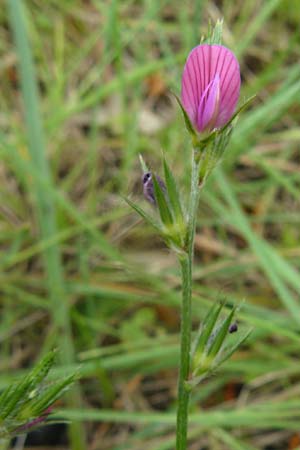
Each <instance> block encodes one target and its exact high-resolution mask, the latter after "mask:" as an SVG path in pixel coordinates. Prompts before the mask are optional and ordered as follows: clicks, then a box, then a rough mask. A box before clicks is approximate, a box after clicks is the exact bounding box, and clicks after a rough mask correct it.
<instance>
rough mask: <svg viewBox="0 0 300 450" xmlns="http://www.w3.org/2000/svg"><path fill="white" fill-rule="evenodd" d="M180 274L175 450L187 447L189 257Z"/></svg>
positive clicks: (189, 345)
mask: <svg viewBox="0 0 300 450" xmlns="http://www.w3.org/2000/svg"><path fill="white" fill-rule="evenodd" d="M180 265H181V274H182V307H181V343H180V367H179V380H178V409H177V430H176V449H177V450H185V449H186V445H187V422H188V405H189V396H190V393H189V391H188V390H187V389H186V388H185V384H184V383H185V381H186V380H187V379H188V376H189V371H190V347H191V304H192V302H191V297H192V286H191V284H192V283H191V281H192V265H191V259H190V255H186V256H185V257H183V258H181V259H180Z"/></svg>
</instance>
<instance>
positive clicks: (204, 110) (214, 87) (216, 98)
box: [197, 74, 220, 131]
mask: <svg viewBox="0 0 300 450" xmlns="http://www.w3.org/2000/svg"><path fill="white" fill-rule="evenodd" d="M219 103H220V78H219V75H218V74H217V75H216V76H215V77H214V79H213V80H212V81H211V82H210V83H209V84H208V86H207V88H206V89H205V91H204V93H203V94H202V97H201V100H200V104H199V107H198V114H197V129H198V130H199V131H204V130H205V129H206V128H208V129H212V128H215V123H216V119H217V117H218V112H219Z"/></svg>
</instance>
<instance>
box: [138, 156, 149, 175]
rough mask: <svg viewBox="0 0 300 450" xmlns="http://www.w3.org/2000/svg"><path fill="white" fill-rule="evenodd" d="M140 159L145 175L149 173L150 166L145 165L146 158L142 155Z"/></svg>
mask: <svg viewBox="0 0 300 450" xmlns="http://www.w3.org/2000/svg"><path fill="white" fill-rule="evenodd" d="M139 159H140V164H141V167H142V171H143V173H147V172H149V169H148V166H147V164H146V163H145V160H144V158H143V157H142V155H141V154H139Z"/></svg>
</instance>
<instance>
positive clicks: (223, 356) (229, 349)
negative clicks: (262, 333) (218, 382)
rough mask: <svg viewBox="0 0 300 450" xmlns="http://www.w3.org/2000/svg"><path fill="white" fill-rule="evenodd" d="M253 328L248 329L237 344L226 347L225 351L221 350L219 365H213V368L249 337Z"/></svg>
mask: <svg viewBox="0 0 300 450" xmlns="http://www.w3.org/2000/svg"><path fill="white" fill-rule="evenodd" d="M252 331H253V330H252V329H250V330H248V331H247V332H246V333H245V334H244V335H243V336H241V337H240V338H239V339H238V340H237V342H236V343H235V344H233V345H232V346H230V347H228V348H226V347H225V348H224V352H223V351H222V352H221V355H220V358H218V359H217V365H216V366H213V369H215V368H216V367H218V366H220V365H221V364H222V363H223V362H225V361H226V360H227V359H228V358H230V356H232V355H233V353H234V352H235V351H236V350H237V349H238V348H239V347H240V346H241V345H242V344H243V343H244V342H245V341H246V339H248V337H249V336H250V334H251V333H252Z"/></svg>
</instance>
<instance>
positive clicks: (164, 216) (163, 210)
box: [152, 174, 173, 226]
mask: <svg viewBox="0 0 300 450" xmlns="http://www.w3.org/2000/svg"><path fill="white" fill-rule="evenodd" d="M152 179H153V187H154V195H155V200H156V203H157V206H158V210H159V214H160V218H161V221H162V223H163V224H164V225H166V226H169V225H172V224H173V217H172V214H171V211H170V207H169V205H168V202H167V200H166V197H165V194H164V192H163V190H162V188H161V187H160V185H159V183H158V181H157V179H156V176H155V175H154V174H152Z"/></svg>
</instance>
